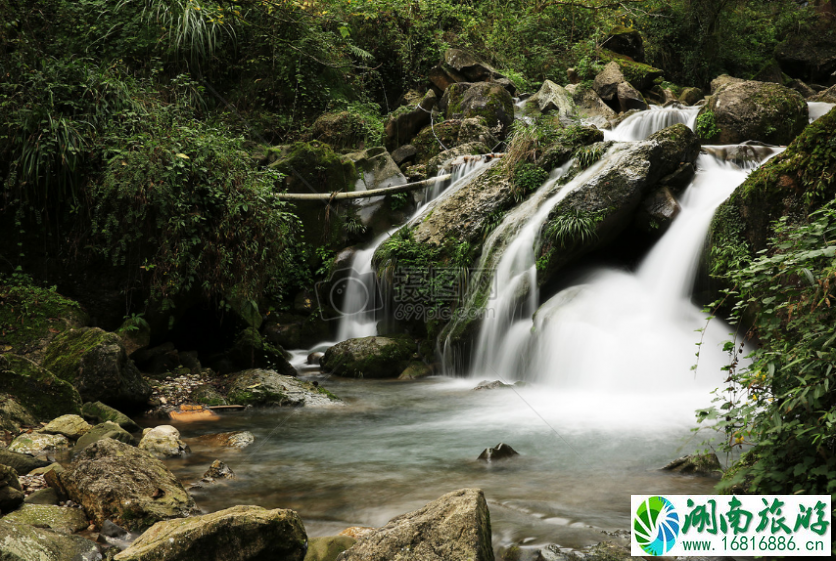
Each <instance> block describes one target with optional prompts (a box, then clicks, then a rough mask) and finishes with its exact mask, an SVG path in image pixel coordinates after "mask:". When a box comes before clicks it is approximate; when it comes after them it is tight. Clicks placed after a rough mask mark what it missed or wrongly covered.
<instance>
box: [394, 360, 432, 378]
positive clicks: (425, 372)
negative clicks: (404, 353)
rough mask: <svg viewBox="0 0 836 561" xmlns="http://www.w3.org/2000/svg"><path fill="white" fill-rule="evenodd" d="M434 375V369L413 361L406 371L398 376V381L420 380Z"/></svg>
mask: <svg viewBox="0 0 836 561" xmlns="http://www.w3.org/2000/svg"><path fill="white" fill-rule="evenodd" d="M432 375H433V369H432V367H431V366H430V365H429V364H426V363H423V362H421V361H418V360H413V361H412V362H410V363H409V366H407V367H406V368H404V371H403V372H401V375H400V376H398V380H418V379H421V378H426V377H427V376H432Z"/></svg>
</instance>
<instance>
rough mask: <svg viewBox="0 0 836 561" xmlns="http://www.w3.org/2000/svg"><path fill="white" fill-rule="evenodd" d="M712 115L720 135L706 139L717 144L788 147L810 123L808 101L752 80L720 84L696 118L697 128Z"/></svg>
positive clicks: (794, 92) (777, 86) (786, 90)
mask: <svg viewBox="0 0 836 561" xmlns="http://www.w3.org/2000/svg"><path fill="white" fill-rule="evenodd" d="M714 89H715V88H714V84H713V83H712V91H714ZM710 115H713V120H714V122H715V123H716V127H717V129H718V130H719V132H718V133H717V134H715V135H713V136H707V138H706V140H709V141H711V142H714V143H718V144H739V143H741V142H744V141H746V140H759V141H761V142H766V143H769V144H789V143H790V142H792V139H793V138H795V137H796V136H798V134H799V133H800V132H801V131H802V130H803V129H804V127H806V126H807V123H808V116H807V102H806V101H804V98H803V97H801V95H800V94H799V93H798V92H796V91H793V90H791V89H789V88H785V87H784V86H781V85H778V84H773V83H770V82H756V81H753V80H752V81H728V82H726V83H725V84H722V85H720V86H719V87H718V88H717V89H716V91H715V93H713V95H712V96H711V99H710V101H709V102H708V104H707V106H706V107H705V108H704V109H703V110H702V111H701V113H700V116H699V117H698V118H697V123H698V126H699V124H700V122H701V119H706V118H709V119H710V118H711V117H709V116H710Z"/></svg>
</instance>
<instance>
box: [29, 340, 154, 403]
mask: <svg viewBox="0 0 836 561" xmlns="http://www.w3.org/2000/svg"><path fill="white" fill-rule="evenodd" d="M44 368H46V369H47V370H50V371H51V372H52V373H54V374H55V375H56V376H57V377H58V378H61V379H62V380H65V381H67V382H70V383H71V384H72V385H73V386H75V388H76V389H78V392H79V393H80V394H81V397H82V398H83V399H84V400H85V401H102V402H104V403H107V404H108V405H111V406H114V407H120V408H126V409H133V410H137V409H139V408H141V407H143V406H145V405H146V404H147V402H148V398H149V397H151V386H149V385H148V383H147V382H146V381H145V380H144V379H143V378H142V375H141V374H140V373H139V370H138V369H137V368H136V366H134V363H133V361H131V360H130V359H129V358H128V354H127V353H126V352H125V347H124V345H123V344H122V339H120V338H119V336H118V335H116V334H115V333H108V332H107V331H102V330H101V329H99V328H96V327H92V328H86V327H85V328H81V329H72V330H70V331H66V332H64V333H62V334H61V335H59V336H58V337H56V338H55V339H54V340H53V341H52V343H50V345H49V347H48V348H47V351H46V355H45V356H44Z"/></svg>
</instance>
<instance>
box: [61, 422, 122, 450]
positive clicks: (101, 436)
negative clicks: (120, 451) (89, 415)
mask: <svg viewBox="0 0 836 561" xmlns="http://www.w3.org/2000/svg"><path fill="white" fill-rule="evenodd" d="M107 439H109V440H118V441H119V442H124V443H125V444H130V445H133V444H135V440H134V437H133V436H131V434H130V433H129V432H128V431H126V430H125V429H123V428H122V427H120V426H119V425H117V424H116V423H114V422H112V421H105V422H104V423H100V424H98V425H96V426H94V427H92V428H91V429H90V430H89V431H87V432H86V433H84V436H82V437H81V438H79V439H78V441H77V442H76V443H75V451H76V452H80V451H81V450H84V449H85V448H87V447H88V446H90V445H91V444H93V443H94V442H98V441H100V440H107Z"/></svg>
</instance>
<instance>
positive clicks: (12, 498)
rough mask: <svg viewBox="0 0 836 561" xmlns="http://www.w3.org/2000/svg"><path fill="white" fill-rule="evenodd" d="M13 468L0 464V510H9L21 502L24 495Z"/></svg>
mask: <svg viewBox="0 0 836 561" xmlns="http://www.w3.org/2000/svg"><path fill="white" fill-rule="evenodd" d="M17 476H18V474H17V471H15V470H14V468H11V467H9V466H4V465H2V464H0V512H11V511H13V510H15V509H16V508H17V507H19V506H20V505H21V504H23V499H24V498H25V495H24V494H23V490H22V488H21V486H20V481H18V478H17Z"/></svg>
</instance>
